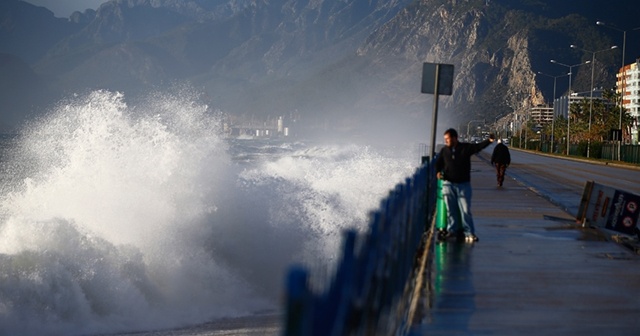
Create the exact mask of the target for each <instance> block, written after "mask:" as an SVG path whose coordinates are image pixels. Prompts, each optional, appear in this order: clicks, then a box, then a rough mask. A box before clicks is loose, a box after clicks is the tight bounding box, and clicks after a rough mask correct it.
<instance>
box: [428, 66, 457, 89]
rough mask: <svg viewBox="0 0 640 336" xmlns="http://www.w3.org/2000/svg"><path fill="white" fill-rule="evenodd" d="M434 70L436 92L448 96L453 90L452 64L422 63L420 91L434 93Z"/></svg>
mask: <svg viewBox="0 0 640 336" xmlns="http://www.w3.org/2000/svg"><path fill="white" fill-rule="evenodd" d="M436 72H438V73H439V77H438V92H437V93H438V94H439V95H447V96H450V95H451V93H452V92H453V64H436V63H423V65H422V90H421V92H422V93H431V94H434V93H436V90H435V87H436Z"/></svg>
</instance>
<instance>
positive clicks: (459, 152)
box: [436, 139, 491, 183]
mask: <svg viewBox="0 0 640 336" xmlns="http://www.w3.org/2000/svg"><path fill="white" fill-rule="evenodd" d="M490 143H491V141H489V140H488V139H487V140H485V141H482V142H480V143H477V144H471V143H467V142H458V144H457V145H456V146H455V147H453V148H449V147H447V146H445V147H442V149H441V150H440V153H439V154H438V157H437V158H436V171H438V172H442V173H443V175H444V177H443V179H444V180H445V181H450V182H453V183H463V182H469V181H471V155H473V154H476V153H479V152H480V151H481V150H483V149H485V148H486V147H487V146H489V144H490Z"/></svg>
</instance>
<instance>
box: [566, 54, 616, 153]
mask: <svg viewBox="0 0 640 336" xmlns="http://www.w3.org/2000/svg"><path fill="white" fill-rule="evenodd" d="M571 48H573V49H580V50H582V51H584V52H588V53H591V93H590V98H589V99H590V102H589V137H588V138H587V157H589V150H590V149H591V116H592V113H593V74H594V71H595V70H594V69H595V62H596V54H597V53H599V52H603V51H609V50H613V49H616V48H618V46H611V47H609V48H607V49H601V50H596V51H592V50H587V49H583V48H580V47H578V46H576V45H573V44H572V45H571Z"/></svg>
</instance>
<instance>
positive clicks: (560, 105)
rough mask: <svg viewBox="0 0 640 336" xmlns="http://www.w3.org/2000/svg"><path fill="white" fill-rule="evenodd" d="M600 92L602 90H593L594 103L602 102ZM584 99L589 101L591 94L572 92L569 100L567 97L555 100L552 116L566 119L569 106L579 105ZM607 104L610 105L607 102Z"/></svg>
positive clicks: (587, 92)
mask: <svg viewBox="0 0 640 336" xmlns="http://www.w3.org/2000/svg"><path fill="white" fill-rule="evenodd" d="M602 91H603V90H602V89H593V100H594V101H596V100H604V98H602ZM585 99H587V100H589V99H591V92H589V91H585V92H573V93H572V94H571V97H570V98H569V97H567V96H562V97H559V98H556V100H555V101H554V102H553V114H554V115H561V116H563V117H565V118H567V116H568V115H569V104H579V103H580V102H582V101H583V100H585ZM607 104H611V103H609V102H607Z"/></svg>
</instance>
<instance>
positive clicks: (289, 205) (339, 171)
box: [241, 145, 415, 263]
mask: <svg viewBox="0 0 640 336" xmlns="http://www.w3.org/2000/svg"><path fill="white" fill-rule="evenodd" d="M414 170H415V165H414V164H412V161H411V160H409V159H406V158H405V159H399V158H391V157H389V156H384V155H382V154H380V153H378V152H376V151H374V150H373V149H372V148H370V147H367V146H357V145H348V146H329V147H327V146H321V147H314V148H310V149H307V150H304V151H299V152H296V153H294V154H293V155H291V156H287V157H283V158H280V159H278V160H276V161H271V162H265V163H264V165H263V166H262V167H260V168H259V169H254V170H248V171H246V172H244V173H243V174H242V175H241V177H242V178H243V179H244V181H245V183H253V184H269V185H274V188H276V190H277V194H279V195H281V197H282V199H281V200H280V201H278V202H277V204H276V202H274V204H273V205H271V206H270V207H269V208H270V220H271V221H272V222H273V223H275V224H274V225H291V226H296V225H301V226H304V227H306V229H307V230H309V231H311V232H314V233H315V235H316V236H315V237H313V238H311V239H309V240H308V242H307V246H306V248H307V251H306V254H305V256H304V258H305V259H307V261H309V262H311V263H316V262H318V261H319V259H324V260H325V261H326V260H330V259H332V258H333V257H334V255H335V254H336V253H337V252H338V251H339V247H340V243H341V240H340V233H341V232H342V231H343V230H344V229H346V228H355V229H358V230H363V229H365V228H366V224H367V223H368V222H367V220H368V213H369V212H370V211H371V210H373V209H376V208H377V207H378V206H379V205H380V203H379V202H380V200H381V199H382V198H384V197H385V196H386V195H387V193H388V191H389V190H390V189H391V188H393V187H394V186H395V185H396V184H397V183H399V182H402V181H403V179H404V178H405V177H406V176H409V175H411V174H412V173H413V171H414ZM319 262H322V260H320V261H319Z"/></svg>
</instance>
